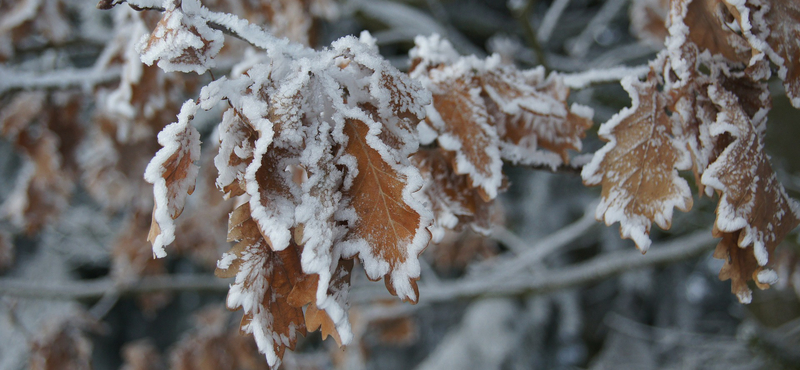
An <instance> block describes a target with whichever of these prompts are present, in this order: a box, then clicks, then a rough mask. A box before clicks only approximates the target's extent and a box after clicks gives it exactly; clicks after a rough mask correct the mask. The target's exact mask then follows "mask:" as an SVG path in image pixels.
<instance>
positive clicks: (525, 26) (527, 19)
mask: <svg viewBox="0 0 800 370" xmlns="http://www.w3.org/2000/svg"><path fill="white" fill-rule="evenodd" d="M535 3H536V0H528V2H527V3H526V4H525V7H523V8H522V9H521V10H519V11H512V13H514V15H515V16H516V17H517V21H518V22H519V24H520V26H522V31H523V33H524V34H525V39H526V40H527V41H528V45H529V46H530V47H531V49H533V51H534V52H535V53H536V58H537V59H539V64H541V65H542V67H544V69H545V71H546V72H547V73H550V71H551V69H550V66H549V65H548V63H547V56H546V55H545V52H544V49H543V48H542V44H541V43H539V37H537V36H536V30H535V29H533V25H531V11H532V10H533V5H534V4H535Z"/></svg>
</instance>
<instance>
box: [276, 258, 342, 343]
mask: <svg viewBox="0 0 800 370" xmlns="http://www.w3.org/2000/svg"><path fill="white" fill-rule="evenodd" d="M353 265H354V261H353V260H352V259H350V260H348V259H340V260H339V263H338V266H337V268H336V271H335V272H334V274H333V278H332V279H331V281H330V283H329V285H328V294H330V295H331V296H332V297H334V299H335V300H337V301H339V302H340V304H341V305H342V307H347V292H348V291H349V290H350V276H351V272H352V270H353ZM318 283H319V275H316V274H313V275H305V277H304V278H303V279H302V280H301V281H300V282H299V283H297V284H296V285H295V286H294V289H292V292H291V294H289V298H288V301H289V304H291V305H292V306H295V307H304V306H306V305H307V307H306V310H305V320H306V329H307V330H308V331H309V332H313V331H316V330H317V329H319V330H320V332H321V334H322V339H323V340H324V339H326V338H327V337H328V336H331V337H333V339H334V340H335V341H336V343H337V344H338V345H339V346H341V345H342V338H341V336H340V335H339V331H338V330H337V329H336V324H335V323H334V322H333V320H332V319H331V317H330V316H329V315H328V313H327V312H325V310H321V309H319V307H317V304H316V299H315V296H316V290H317V284H318Z"/></svg>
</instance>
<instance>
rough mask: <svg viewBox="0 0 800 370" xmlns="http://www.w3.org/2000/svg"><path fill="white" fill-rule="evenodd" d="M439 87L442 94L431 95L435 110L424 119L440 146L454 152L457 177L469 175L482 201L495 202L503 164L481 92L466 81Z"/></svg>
mask: <svg viewBox="0 0 800 370" xmlns="http://www.w3.org/2000/svg"><path fill="white" fill-rule="evenodd" d="M439 88H440V89H441V90H440V92H441V93H434V94H433V109H435V111H431V112H429V113H428V118H427V119H428V121H429V122H431V126H433V127H435V128H437V129H438V130H439V131H440V133H439V137H438V142H439V145H440V146H441V147H442V148H444V149H446V150H450V151H453V152H455V158H454V164H453V167H455V168H456V171H457V172H458V173H459V174H467V175H469V177H470V179H471V180H472V186H473V187H475V188H478V190H479V192H480V194H481V196H482V197H483V198H484V199H485V200H487V201H488V200H490V199H494V198H495V197H496V196H497V191H498V189H499V188H500V186H501V184H502V181H503V161H502V159H501V158H500V150H499V148H498V146H497V143H498V138H497V131H496V130H495V128H494V127H492V126H491V125H490V123H489V113H488V112H487V111H486V106H485V104H484V102H483V99H482V98H481V96H480V94H481V89H480V88H479V87H475V86H471V84H468V83H466V82H465V81H454V82H452V83H449V84H441V85H439Z"/></svg>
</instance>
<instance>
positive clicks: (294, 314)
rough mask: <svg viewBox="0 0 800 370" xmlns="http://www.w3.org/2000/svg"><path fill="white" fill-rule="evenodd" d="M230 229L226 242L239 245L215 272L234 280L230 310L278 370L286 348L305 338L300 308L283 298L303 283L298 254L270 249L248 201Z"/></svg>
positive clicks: (294, 249)
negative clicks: (237, 312)
mask: <svg viewBox="0 0 800 370" xmlns="http://www.w3.org/2000/svg"><path fill="white" fill-rule="evenodd" d="M228 230H229V231H228V239H229V240H232V241H233V240H236V241H238V243H237V244H236V245H234V246H233V247H232V248H231V250H230V251H229V252H227V253H226V255H225V256H227V262H226V263H225V265H222V264H220V267H218V268H217V270H216V271H215V274H216V275H217V276H218V277H223V278H224V277H235V278H236V279H235V281H234V283H233V285H231V288H230V290H229V292H228V298H227V305H228V308H230V309H232V310H235V309H239V308H241V309H242V310H243V311H244V317H242V322H241V325H240V327H241V331H242V332H243V333H248V334H253V337H254V338H255V341H256V343H257V344H258V348H259V350H260V351H261V352H262V353H264V354H265V355H266V358H267V362H268V363H269V365H270V366H273V367H277V366H278V365H279V364H280V360H281V358H282V357H283V352H284V351H285V350H286V348H289V349H294V347H295V344H296V342H297V334H298V333H299V334H302V335H305V334H306V327H305V323H304V318H303V310H302V308H299V307H294V306H292V305H291V304H289V302H288V300H287V299H288V297H289V294H290V293H291V292H292V289H293V287H294V286H295V285H296V284H297V283H298V282H300V281H301V280H302V279H303V270H302V268H301V267H300V254H299V251H298V250H297V246H296V245H294V244H293V245H291V246H290V247H288V248H286V249H284V250H281V251H273V250H272V248H270V246H269V241H268V240H267V239H265V238H264V236H263V235H261V232H260V231H259V227H258V224H256V222H255V220H253V218H252V217H251V214H250V204H249V203H244V204H242V205H241V206H239V207H238V208H236V209H235V210H234V211H233V212H232V213H231V216H230V220H229V227H228ZM225 256H223V259H225V258H226V257H225ZM226 265H227V266H226Z"/></svg>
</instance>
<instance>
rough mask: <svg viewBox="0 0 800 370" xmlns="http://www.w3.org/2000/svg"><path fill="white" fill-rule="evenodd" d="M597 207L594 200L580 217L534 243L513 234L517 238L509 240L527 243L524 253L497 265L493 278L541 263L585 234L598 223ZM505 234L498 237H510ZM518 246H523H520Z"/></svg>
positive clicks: (514, 273) (517, 272) (499, 278)
mask: <svg viewBox="0 0 800 370" xmlns="http://www.w3.org/2000/svg"><path fill="white" fill-rule="evenodd" d="M595 208H597V203H595V202H593V203H592V204H590V205H589V206H587V207H586V211H585V212H584V215H583V216H582V217H581V218H580V219H578V220H577V221H575V222H573V223H571V224H569V225H567V226H565V227H563V228H561V229H559V230H558V231H556V232H554V233H552V234H550V235H548V236H547V237H546V238H544V239H542V240H540V241H538V242H536V243H535V244H533V245H531V244H530V243H526V242H524V241H522V240H520V239H519V237H517V236H516V235H513V236H514V237H515V238H514V239H510V240H508V241H509V242H512V240H513V242H514V243H525V244H526V245H527V247H526V248H525V250H524V252H523V253H520V254H519V255H518V256H516V257H515V258H513V259H511V260H509V261H507V262H505V263H502V264H500V265H498V266H496V267H495V268H494V270H496V271H497V273H496V274H494V275H493V276H492V277H491V279H492V280H494V281H498V280H502V279H507V278H509V277H512V276H514V275H517V274H520V273H522V272H523V271H524V270H525V269H526V268H528V267H530V266H533V265H535V264H539V263H541V262H542V260H543V259H544V258H545V257H546V256H548V255H549V254H551V253H553V252H555V251H556V250H558V249H561V248H563V247H564V246H565V245H567V244H569V243H571V242H573V241H574V240H575V239H578V238H579V237H581V236H583V235H584V234H585V233H586V232H587V231H589V230H590V229H591V228H592V227H593V226H596V225H597V224H598V223H597V221H596V220H595V219H594V209H595ZM503 234H504V233H502V232H501V233H500V238H498V239H504V240H505V239H507V238H503V236H506V237H508V235H503ZM493 235H494V234H493ZM500 241H502V240H500ZM517 248H521V247H520V246H518V247H517Z"/></svg>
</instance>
